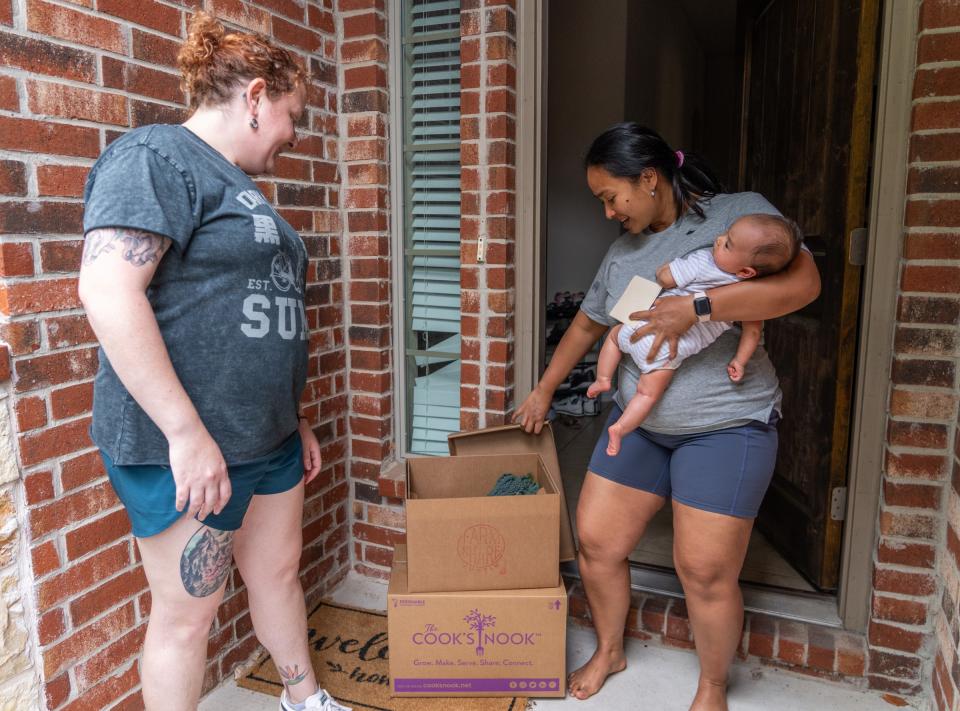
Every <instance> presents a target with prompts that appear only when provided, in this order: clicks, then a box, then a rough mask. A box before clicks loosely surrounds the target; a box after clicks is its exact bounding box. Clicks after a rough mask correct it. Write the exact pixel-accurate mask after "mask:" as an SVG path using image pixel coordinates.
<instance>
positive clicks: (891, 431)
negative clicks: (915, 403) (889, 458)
mask: <svg viewBox="0 0 960 711" xmlns="http://www.w3.org/2000/svg"><path fill="white" fill-rule="evenodd" d="M887 442H888V443H889V444H890V445H892V446H898V445H899V446H902V447H923V448H926V449H943V448H945V447H946V446H947V426H946V425H937V424H931V423H923V422H897V421H896V420H890V422H889V423H888V424H887Z"/></svg>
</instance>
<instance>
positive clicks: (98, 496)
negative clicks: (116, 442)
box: [30, 482, 118, 550]
mask: <svg viewBox="0 0 960 711" xmlns="http://www.w3.org/2000/svg"><path fill="white" fill-rule="evenodd" d="M117 503H118V501H117V497H116V494H114V492H113V488H112V487H111V486H110V485H109V483H107V482H104V483H102V484H98V485H96V486H92V487H90V488H87V489H83V490H81V491H77V492H74V493H71V494H67V495H64V496H60V497H58V498H57V499H56V500H55V501H53V502H52V503H49V504H46V505H44V506H38V507H36V508H33V509H31V510H30V529H31V531H32V532H33V535H34V536H35V537H37V538H39V537H42V536H44V535H46V534H47V533H50V532H51V531H55V530H57V529H58V528H61V527H63V526H67V525H69V524H72V523H76V522H78V521H84V520H86V519H88V518H90V517H91V516H95V515H96V514H98V513H100V512H101V511H105V510H106V509H109V508H111V507H113V506H116V505H117ZM83 535H86V536H89V535H93V534H92V533H91V532H90V531H87V532H86V533H85V534H83ZM78 537H79V538H81V539H82V536H80V534H78ZM77 545H79V543H78V544H77ZM91 550H92V549H91Z"/></svg>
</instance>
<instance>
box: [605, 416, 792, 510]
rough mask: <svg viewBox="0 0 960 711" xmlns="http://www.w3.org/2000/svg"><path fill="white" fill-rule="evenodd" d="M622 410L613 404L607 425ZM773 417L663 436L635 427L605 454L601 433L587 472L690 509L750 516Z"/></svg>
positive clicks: (769, 463)
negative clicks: (613, 451) (616, 449)
mask: <svg viewBox="0 0 960 711" xmlns="http://www.w3.org/2000/svg"><path fill="white" fill-rule="evenodd" d="M622 413H623V411H622V410H621V409H620V408H619V407H617V405H614V406H613V411H612V412H611V413H610V418H609V419H608V420H607V426H609V425H611V424H613V422H614V421H615V420H616V419H617V418H619V417H620V415H621V414H622ZM776 422H777V417H776V414H774V416H773V417H772V418H771V422H770V423H769V424H764V423H763V422H759V421H754V422H750V423H748V424H746V425H741V426H739V427H729V428H727V429H722V430H714V431H712V432H700V433H697V434H686V435H664V434H657V433H655V432H648V431H646V430H644V429H643V428H642V427H638V428H637V429H635V430H634V431H633V432H631V433H630V434H628V435H626V436H625V437H624V438H623V442H622V443H621V445H620V452H619V453H618V454H617V456H615V457H610V456H608V455H607V442H608V441H609V439H610V437H609V435H608V434H607V431H606V429H604V431H603V436H602V437H600V439H599V441H597V446H596V447H594V450H593V456H592V457H591V458H590V466H589V469H590V471H592V472H593V473H594V474H597V475H599V476H602V477H603V478H604V479H609V480H610V481H614V482H616V483H618V484H623V485H624V486H629V487H632V488H634V489H641V490H643V491H649V492H650V493H651V494H656V495H657V496H663V497H665V498H666V497H670V498H673V500H674V501H679V502H680V503H681V504H686V505H687V506H691V507H693V508H695V509H701V510H703V511H713V512H714V513H720V514H727V515H728V516H737V517H740V518H754V517H756V515H757V511H758V510H759V509H760V502H761V501H763V495H764V494H765V493H766V492H767V487H768V486H769V485H770V478H771V477H772V476H773V467H774V465H775V464H776V461H777V426H776Z"/></svg>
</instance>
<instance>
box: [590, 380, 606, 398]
mask: <svg viewBox="0 0 960 711" xmlns="http://www.w3.org/2000/svg"><path fill="white" fill-rule="evenodd" d="M611 387H612V385H611V382H610V378H604V377H602V376H601V377H599V378H597V379H596V380H594V381H593V384H592V385H591V386H590V387H589V388H587V397H596V396H597V395H599V394H600V393H605V392H607V390H609V389H610V388H611Z"/></svg>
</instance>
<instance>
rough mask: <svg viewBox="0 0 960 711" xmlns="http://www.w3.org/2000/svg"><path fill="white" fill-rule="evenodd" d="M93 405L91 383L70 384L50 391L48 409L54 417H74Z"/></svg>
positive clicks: (87, 410) (88, 409)
mask: <svg viewBox="0 0 960 711" xmlns="http://www.w3.org/2000/svg"><path fill="white" fill-rule="evenodd" d="M92 407H93V383H80V384H79V385H71V386H69V387H66V388H62V389H60V390H54V391H53V392H51V393H50V411H51V412H52V413H53V417H54V418H55V419H58V420H60V419H63V418H65V417H74V416H76V415H80V414H82V413H84V412H89V411H90V410H91V408H92Z"/></svg>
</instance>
